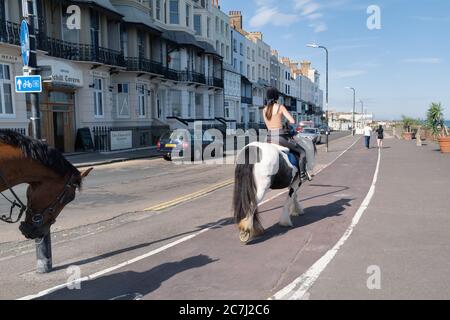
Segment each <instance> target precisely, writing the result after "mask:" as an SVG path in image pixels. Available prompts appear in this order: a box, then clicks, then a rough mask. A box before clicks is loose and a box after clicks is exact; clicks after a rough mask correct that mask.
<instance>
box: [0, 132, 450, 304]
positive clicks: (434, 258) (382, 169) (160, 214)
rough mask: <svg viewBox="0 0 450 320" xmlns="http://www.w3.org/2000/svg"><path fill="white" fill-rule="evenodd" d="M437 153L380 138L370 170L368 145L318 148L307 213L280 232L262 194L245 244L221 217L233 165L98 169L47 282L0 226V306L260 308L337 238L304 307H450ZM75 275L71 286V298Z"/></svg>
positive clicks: (443, 170)
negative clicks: (14, 301) (258, 231)
mask: <svg viewBox="0 0 450 320" xmlns="http://www.w3.org/2000/svg"><path fill="white" fill-rule="evenodd" d="M436 149H437V147H436V145H432V144H430V145H428V146H424V147H417V146H416V144H415V142H414V141H409V142H406V141H398V140H395V139H386V141H385V149H383V150H381V158H380V162H379V170H378V171H377V170H376V168H377V164H378V149H377V148H372V149H370V150H367V149H365V148H364V146H363V140H362V139H361V137H358V136H357V137H351V136H347V137H344V138H339V139H337V140H335V141H334V142H333V143H331V144H330V151H329V152H328V153H325V152H324V148H323V147H320V148H319V153H318V159H317V166H316V170H315V171H316V173H317V175H316V176H315V178H314V180H313V181H312V182H310V183H306V184H305V185H304V186H302V188H301V189H300V191H299V199H300V201H301V203H302V205H303V207H304V208H305V211H306V215H305V216H301V217H296V218H294V219H293V222H294V227H293V228H282V227H280V226H278V224H277V222H278V219H279V217H280V214H281V210H282V206H283V205H284V203H285V201H286V197H287V194H286V192H283V193H282V192H280V191H270V192H269V193H268V194H267V195H266V197H265V202H264V203H263V204H262V205H261V206H260V209H259V210H260V212H261V216H262V222H263V226H264V227H265V228H266V232H265V234H264V235H263V236H262V237H260V238H257V239H255V240H253V241H251V242H250V243H249V244H248V245H243V244H241V243H240V241H239V238H238V231H237V228H236V226H235V225H234V223H233V221H232V219H231V215H232V212H231V199H232V191H233V186H232V185H231V184H227V183H225V184H223V182H227V181H228V180H230V179H232V178H233V174H234V167H233V166H232V165H226V166H223V165H222V166H214V165H208V164H206V165H205V164H204V165H199V166H189V168H187V167H186V166H176V165H174V164H172V163H167V162H165V161H163V160H160V159H156V160H150V159H142V160H136V161H132V162H128V163H127V162H125V163H115V164H110V165H104V166H100V167H96V168H95V170H94V171H93V173H94V172H95V171H96V173H95V174H93V176H92V177H90V181H89V180H87V181H86V188H85V191H84V193H83V194H81V195H78V196H77V200H76V201H75V202H74V203H73V204H71V205H70V206H68V207H67V208H66V209H65V210H64V212H63V213H62V214H61V216H60V217H58V221H57V223H56V224H55V226H54V228H53V230H54V232H53V233H52V242H53V257H54V268H55V270H54V271H53V272H52V273H50V274H45V275H37V274H36V273H35V272H34V267H35V256H34V255H35V254H34V243H33V242H32V241H20V240H19V239H15V238H14V237H15V236H16V234H18V231H17V228H16V226H8V228H10V229H5V228H6V227H4V226H1V225H0V228H1V229H0V231H1V232H0V235H2V237H4V236H3V235H4V234H5V235H8V237H6V238H8V239H10V240H11V239H13V238H14V239H15V240H12V241H7V242H3V243H1V241H0V268H1V269H2V270H3V272H2V273H1V274H0V283H1V284H2V288H7V290H0V298H1V299H11V298H21V297H26V298H39V299H118V298H120V299H135V298H139V299H195V300H197V299H198V300H202V299H205V300H206V299H223V300H228V299H238V300H247V299H267V298H270V297H274V296H276V295H277V294H279V293H280V292H282V291H284V290H285V289H286V288H289V287H293V288H295V286H292V284H293V283H296V281H297V279H299V278H302V277H303V278H305V277H304V275H305V274H308V272H309V271H310V270H311V268H312V267H313V266H315V265H316V264H317V262H318V261H321V259H323V257H327V256H329V255H330V252H334V251H333V250H334V248H335V246H336V243H338V242H339V241H340V239H342V237H343V236H345V235H349V237H348V239H347V241H346V242H345V243H344V244H342V246H340V247H339V248H338V250H335V252H334V253H335V256H334V258H333V259H331V261H330V262H329V263H328V264H327V265H325V268H324V270H323V271H322V272H321V273H320V274H318V276H317V279H315V278H314V279H313V280H315V281H310V284H309V286H308V287H307V292H306V294H305V295H304V296H303V297H302V298H303V299H305V298H306V299H365V298H369V299H371V298H373V299H391V298H406V299H413V298H425V299H427V298H438V299H445V298H449V292H450V290H449V279H450V277H449V270H450V269H449V268H448V267H449V261H450V259H449V258H450V257H449V255H450V250H448V249H449V248H448V243H450V242H449V240H450V239H449V238H450V235H449V233H448V227H449V223H450V221H449V220H450V218H448V212H449V206H448V196H449V195H450V194H449V193H448V185H449V183H450V174H448V170H449V169H448V168H450V158H449V157H448V156H447V155H442V154H441V153H440V152H438V151H436ZM430 163H432V164H433V165H430ZM374 176H377V180H376V183H375V185H373V184H372V182H373V177H374ZM218 185H222V187H220V188H214V186H218ZM373 191H374V192H373ZM372 192H373V197H372V198H371V201H367V196H368V195H369V194H371V193H372ZM189 195H191V197H189ZM194 195H196V196H194ZM446 196H447V198H446ZM361 208H363V209H365V211H364V213H363V215H362V216H361V217H360V220H359V222H358V223H357V224H355V225H354V228H353V230H352V233H351V234H349V233H348V229H349V226H351V225H353V224H354V221H355V217H358V214H359V213H361ZM145 209H147V210H145ZM19 236H20V235H19ZM74 266H76V267H74ZM74 268H75V269H74ZM74 270H75V271H76V272H77V275H79V276H80V277H82V279H83V281H82V282H81V283H79V284H80V287H79V289H77V290H70V288H68V287H67V282H68V281H69V280H70V279H72V280H73V279H74V278H73V276H72V277H71V275H72V273H73V272H74ZM77 270H78V271H77ZM373 270H375V271H373ZM378 271H379V272H380V273H381V285H380V288H379V289H373V286H374V285H373V278H372V277H371V276H372V273H373V272H375V273H377V272H378ZM368 272H369V273H368ZM309 280H311V279H309ZM368 283H369V284H371V285H369V287H370V288H369V287H368V286H367V284H368ZM374 283H375V286H376V287H377V285H378V283H377V281H375V282H374ZM75 287H76V286H75ZM371 289H372V290H371Z"/></svg>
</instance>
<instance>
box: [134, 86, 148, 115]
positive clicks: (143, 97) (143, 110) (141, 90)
mask: <svg viewBox="0 0 450 320" xmlns="http://www.w3.org/2000/svg"><path fill="white" fill-rule="evenodd" d="M136 90H137V97H138V105H137V111H138V116H139V118H145V117H146V116H147V96H148V95H147V92H148V90H147V85H146V84H138V85H137V86H136Z"/></svg>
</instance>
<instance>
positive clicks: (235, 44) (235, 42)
mask: <svg viewBox="0 0 450 320" xmlns="http://www.w3.org/2000/svg"><path fill="white" fill-rule="evenodd" d="M233 52H236V53H237V40H236V39H233Z"/></svg>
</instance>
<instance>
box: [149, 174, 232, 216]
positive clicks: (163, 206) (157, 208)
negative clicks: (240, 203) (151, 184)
mask: <svg viewBox="0 0 450 320" xmlns="http://www.w3.org/2000/svg"><path fill="white" fill-rule="evenodd" d="M233 183H234V179H228V180H225V181H222V182H220V183H217V184H214V185H212V186H209V187H207V188H205V189H202V190H199V191H196V192H193V193H190V194H187V195H184V196H182V197H178V198H175V199H173V200H170V201H166V202H163V203H160V204H157V205H155V206H152V207H150V208H147V209H144V211H163V210H166V209H168V208H171V207H174V206H176V205H179V204H181V203H183V202H186V201H189V200H193V199H196V198H199V197H202V196H204V195H206V194H208V193H211V192H213V191H216V190H218V189H221V188H224V187H227V186H229V185H231V184H233Z"/></svg>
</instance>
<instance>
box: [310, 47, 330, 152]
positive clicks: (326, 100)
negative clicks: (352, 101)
mask: <svg viewBox="0 0 450 320" xmlns="http://www.w3.org/2000/svg"><path fill="white" fill-rule="evenodd" d="M306 46H307V47H309V48H318V49H324V50H325V53H326V60H327V61H326V89H325V92H326V93H325V108H326V113H325V118H326V122H327V135H326V143H327V146H326V152H328V136H329V132H328V49H327V48H326V47H324V46H319V45H318V44H308V45H306Z"/></svg>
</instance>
